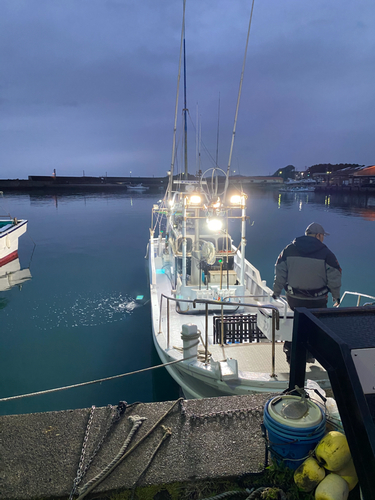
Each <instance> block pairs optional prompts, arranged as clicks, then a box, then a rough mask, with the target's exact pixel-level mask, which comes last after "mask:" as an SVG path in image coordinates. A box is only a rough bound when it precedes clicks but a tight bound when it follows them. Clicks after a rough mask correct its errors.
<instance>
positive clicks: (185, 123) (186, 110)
mask: <svg viewBox="0 0 375 500" xmlns="http://www.w3.org/2000/svg"><path fill="white" fill-rule="evenodd" d="M183 111H184V137H185V141H184V142H185V144H184V156H185V179H187V178H188V161H187V112H188V109H187V104H186V48H185V24H184V109H183Z"/></svg>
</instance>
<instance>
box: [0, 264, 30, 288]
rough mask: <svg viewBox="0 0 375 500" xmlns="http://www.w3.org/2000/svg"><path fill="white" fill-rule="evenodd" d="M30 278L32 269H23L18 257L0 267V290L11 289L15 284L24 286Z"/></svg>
mask: <svg viewBox="0 0 375 500" xmlns="http://www.w3.org/2000/svg"><path fill="white" fill-rule="evenodd" d="M30 279H31V272H30V269H28V268H24V269H21V264H20V260H19V258H18V257H17V258H16V259H14V260H12V261H11V262H8V263H7V264H4V265H3V266H1V267H0V291H5V290H10V289H11V288H12V287H14V286H22V285H23V284H24V283H25V282H26V281H28V280H30Z"/></svg>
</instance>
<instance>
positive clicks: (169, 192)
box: [168, 0, 186, 199]
mask: <svg viewBox="0 0 375 500" xmlns="http://www.w3.org/2000/svg"><path fill="white" fill-rule="evenodd" d="M185 6H186V0H183V14H182V29H181V43H180V59H179V62H178V76H177V92H176V106H175V113H174V127H173V144H172V160H171V171H170V174H169V182H168V199H170V198H171V195H172V187H173V170H174V159H175V154H176V132H177V116H178V98H179V94H180V79H181V61H182V49H183V46H184V40H185Z"/></svg>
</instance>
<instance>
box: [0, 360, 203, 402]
mask: <svg viewBox="0 0 375 500" xmlns="http://www.w3.org/2000/svg"><path fill="white" fill-rule="evenodd" d="M192 358H196V355H194V356H189V357H188V358H184V359H176V360H175V361H169V362H168V363H162V364H161V365H156V366H150V367H148V368H142V369H141V370H135V371H134V372H128V373H122V374H121V375H113V376H112V377H105V378H99V379H97V380H90V381H89V382H81V383H80V384H73V385H66V386H64V387H56V388H55V389H46V390H45V391H38V392H30V393H28V394H20V395H18V396H9V397H8V398H1V399H0V403H3V402H5V401H12V400H14V399H21V398H30V397H31V396H40V395H42V394H50V393H51V392H58V391H65V390H66V389H74V388H75V387H83V386H85V385H92V384H99V383H101V382H107V381H108V380H114V379H116V378H122V377H127V376H128V375H136V374H138V373H144V372H147V371H151V370H156V369H158V368H163V367H165V366H170V365H174V364H176V363H181V361H186V360H187V359H192Z"/></svg>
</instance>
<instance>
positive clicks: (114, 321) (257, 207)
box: [0, 190, 375, 414]
mask: <svg viewBox="0 0 375 500" xmlns="http://www.w3.org/2000/svg"><path fill="white" fill-rule="evenodd" d="M248 195H249V199H248V215H249V217H250V220H249V225H248V226H247V247H246V254H247V257H248V259H249V260H251V261H252V262H253V263H254V265H255V266H256V267H258V268H259V270H260V272H261V274H262V277H263V279H266V280H267V282H268V284H271V283H272V280H273V268H274V263H275V261H276V258H277V256H278V254H279V252H280V251H281V250H282V248H283V247H284V246H285V245H286V244H288V243H289V242H290V241H291V240H292V239H294V238H295V237H296V236H299V235H301V234H303V232H304V230H305V228H306V226H307V225H308V224H310V223H311V222H313V221H315V222H319V223H321V224H322V225H323V226H324V228H325V229H326V231H328V232H329V233H331V236H329V237H328V238H327V240H326V243H327V245H328V246H329V247H330V248H331V250H332V251H333V252H334V253H335V254H336V255H337V257H338V259H339V262H340V265H341V267H342V268H343V289H342V291H343V290H352V291H354V290H356V291H362V292H364V293H368V294H372V295H373V294H375V285H374V283H375V281H374V270H373V265H372V261H373V249H374V248H375V231H374V224H375V222H374V220H375V196H374V197H367V199H363V197H360V196H358V195H356V196H348V195H344V196H340V195H332V196H330V197H326V196H324V195H321V194H318V193H305V194H304V193H297V194H294V195H290V194H289V193H278V192H277V191H273V190H268V191H261V190H251V191H249V192H248ZM159 198H160V195H153V194H135V195H128V194H123V193H113V194H109V193H90V194H87V193H85V194H80V193H74V194H67V193H64V194H54V195H47V194H33V195H26V194H23V195H16V194H14V195H10V194H8V195H5V196H4V197H3V198H1V199H0V210H1V213H10V214H11V215H12V216H14V217H18V218H21V217H22V218H27V219H28V220H29V225H28V232H27V233H26V235H24V236H23V237H22V238H21V239H20V251H19V258H20V264H21V267H22V268H24V267H30V271H31V274H32V279H30V280H29V281H27V282H26V283H24V284H23V286H22V288H21V289H19V287H17V286H16V287H13V288H11V289H9V290H0V325H1V327H0V328H1V348H0V397H6V396H11V395H16V394H23V393H28V392H34V391H41V390H44V389H49V388H54V387H60V386H66V385H70V384H75V383H79V382H84V381H89V380H93V379H99V378H103V377H107V376H111V375H116V374H120V373H125V372H129V371H134V370H138V369H141V368H145V367H148V366H152V365H155V364H159V359H158V357H157V355H156V353H155V350H154V348H153V344H152V338H151V320H150V304H149V290H148V278H147V265H146V261H145V259H144V256H145V252H146V245H147V239H148V230H149V225H150V222H151V221H150V213H151V207H152V204H153V203H155V202H156V201H157V200H158V199H159ZM232 236H233V239H234V242H235V243H236V244H238V240H239V233H238V232H236V231H234V232H233V233H232ZM34 243H35V245H36V246H35V251H34V253H33V249H34ZM31 256H32V259H31ZM30 259H31V264H30V266H29V263H30ZM139 296H143V299H140V300H139V299H138V300H137V297H139ZM178 395H179V389H178V387H177V386H176V384H175V383H174V382H173V381H172V380H171V379H170V377H169V376H168V374H167V373H166V371H165V370H164V369H158V370H156V371H154V372H147V373H144V374H141V375H135V376H132V377H128V378H123V379H118V380H114V381H111V382H104V383H102V384H98V385H91V386H88V387H85V388H78V389H73V390H67V391H63V392H60V393H55V394H52V395H46V396H38V397H33V398H27V399H24V400H17V401H15V402H7V403H0V414H11V413H26V412H36V411H49V410H59V409H66V408H79V407H88V406H91V405H97V406H104V405H106V404H109V403H110V404H116V403H117V402H118V401H120V400H126V401H128V402H133V401H157V400H167V399H174V398H177V397H178Z"/></svg>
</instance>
